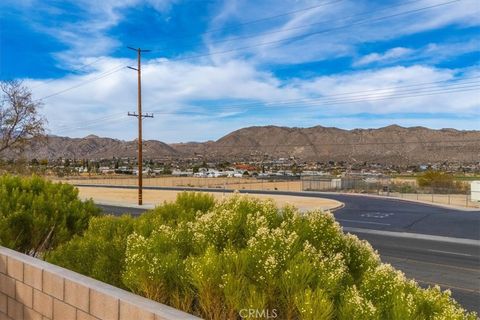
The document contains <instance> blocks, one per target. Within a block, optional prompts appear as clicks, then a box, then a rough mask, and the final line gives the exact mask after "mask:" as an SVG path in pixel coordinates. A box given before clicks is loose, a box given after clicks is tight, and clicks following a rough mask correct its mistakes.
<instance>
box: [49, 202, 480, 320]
mask: <svg viewBox="0 0 480 320" xmlns="http://www.w3.org/2000/svg"><path fill="white" fill-rule="evenodd" d="M102 219H104V220H101V221H102V222H105V223H107V222H108V221H110V220H112V221H110V222H108V223H112V224H114V222H113V220H115V219H119V218H113V217H110V218H102ZM121 219H124V220H121ZM127 220H128V223H127V222H126V221H127ZM99 221H100V220H97V219H95V220H93V222H92V223H91V224H90V228H89V230H88V231H87V232H86V233H85V235H84V236H83V237H76V238H74V239H73V240H72V241H71V242H70V243H68V244H67V245H65V246H62V247H60V248H59V249H58V250H57V252H54V253H53V254H52V257H55V258H56V259H57V260H56V262H57V263H59V264H62V261H61V257H68V259H67V262H68V263H63V264H64V265H65V264H66V265H67V266H68V267H70V268H72V269H74V270H80V271H81V272H84V273H86V274H88V275H92V276H97V277H99V275H98V274H95V273H93V274H92V271H91V270H94V269H95V267H94V266H95V265H96V264H97V262H96V261H97V260H102V254H103V253H102V252H101V251H102V250H104V251H107V250H110V251H114V252H116V253H115V255H114V256H115V259H114V261H115V263H118V266H116V267H112V268H111V269H108V272H111V277H112V280H111V281H114V280H113V279H119V281H120V282H121V284H120V285H121V286H124V287H126V288H128V289H130V290H132V291H133V292H136V293H138V294H141V295H144V296H146V297H148V298H151V299H155V300H157V301H159V302H162V303H166V304H169V305H171V306H173V307H176V308H179V309H182V310H185V311H187V312H190V313H193V314H196V315H199V316H201V317H204V318H206V319H239V318H242V317H243V318H245V317H248V316H249V315H251V314H252V317H253V316H255V317H258V316H259V315H260V317H263V318H267V317H268V315H273V314H274V315H276V317H277V318H278V319H320V320H321V319H378V320H380V319H401V320H403V319H475V318H476V316H475V314H468V313H466V312H465V311H464V310H463V309H462V308H461V307H460V306H459V305H458V304H457V303H456V302H455V301H454V300H452V299H451V298H450V296H449V293H448V292H441V291H440V290H439V289H438V288H430V289H426V290H424V289H421V288H420V287H419V286H418V285H417V284H416V283H415V282H413V281H409V280H407V279H406V278H405V277H404V275H403V274H402V273H401V272H399V271H397V270H395V269H393V268H392V267H391V266H389V265H386V264H382V263H381V262H380V259H379V256H378V254H377V253H376V252H375V251H374V250H373V249H372V247H371V246H370V245H369V244H368V243H367V242H365V241H360V240H359V239H358V238H357V237H356V236H354V235H350V234H347V235H345V234H344V233H343V232H342V228H341V227H340V225H339V224H338V223H337V222H336V221H335V219H334V217H333V215H332V214H331V213H324V212H320V211H312V212H308V213H306V214H301V213H299V212H298V210H297V209H295V208H294V207H285V208H282V209H278V208H277V207H276V206H275V205H274V203H273V202H272V201H261V200H258V199H254V198H250V197H247V196H240V195H235V196H233V197H231V198H229V199H227V200H224V201H221V202H218V203H215V202H214V201H213V199H212V198H211V197H210V196H208V195H202V194H197V193H184V194H181V195H180V196H179V198H178V199H177V201H176V202H175V203H170V204H164V205H162V206H161V207H158V208H157V209H155V210H154V211H152V212H149V213H146V214H145V215H143V216H141V217H140V218H137V219H127V218H125V217H123V218H120V221H124V222H125V223H127V225H126V226H125V228H124V229H123V231H124V232H113V234H114V235H116V236H119V239H120V238H122V237H123V238H122V241H123V242H122V241H113V244H112V245H113V246H114V249H115V250H114V249H113V248H112V247H108V245H104V246H99V247H97V248H96V249H93V248H92V250H93V251H94V253H93V254H92V253H91V252H87V251H82V250H79V248H82V245H85V244H89V243H91V244H92V246H93V244H94V243H98V242H97V241H100V240H99V239H101V234H105V233H108V232H106V231H100V232H96V231H94V230H92V229H95V228H105V226H103V227H100V226H99V224H101V223H99ZM107 230H108V228H107ZM114 230H118V229H116V228H114ZM95 237H97V238H98V237H100V238H98V239H97V240H95V239H96V238H95ZM114 238H115V237H114ZM104 240H105V239H104ZM100 242H101V241H100ZM107 242H108V241H107ZM87 247H88V245H87ZM88 248H90V247H88ZM95 250H97V251H95ZM122 250H123V251H122ZM76 254H80V255H82V254H84V255H85V256H88V258H89V259H90V260H91V261H89V262H88V263H89V264H92V266H91V267H88V268H92V269H91V270H88V268H86V265H85V262H83V260H84V257H81V256H80V257H78V258H77V259H74V258H73V257H75V255H76ZM79 266H83V267H82V268H80V267H79ZM97 269H98V267H97ZM113 275H115V276H113ZM102 279H105V278H102ZM115 281H117V280H115ZM251 310H255V313H250V311H251Z"/></svg>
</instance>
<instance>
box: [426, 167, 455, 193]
mask: <svg viewBox="0 0 480 320" xmlns="http://www.w3.org/2000/svg"><path fill="white" fill-rule="evenodd" d="M417 183H418V185H419V186H420V187H428V188H435V189H451V188H453V187H454V185H455V183H454V179H453V176H452V175H451V174H448V173H445V172H441V171H435V170H428V171H425V172H424V173H422V174H421V175H420V176H419V177H418V178H417Z"/></svg>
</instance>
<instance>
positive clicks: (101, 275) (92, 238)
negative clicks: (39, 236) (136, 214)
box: [46, 215, 133, 288]
mask: <svg viewBox="0 0 480 320" xmlns="http://www.w3.org/2000/svg"><path fill="white" fill-rule="evenodd" d="M132 232H133V218H132V217H130V216H126V215H125V216H122V217H114V216H104V217H96V218H92V219H91V221H90V225H89V227H88V229H87V231H86V232H85V234H83V235H82V236H75V237H74V238H73V239H72V240H71V241H69V242H68V243H65V244H63V245H60V246H59V247H58V248H57V249H56V250H54V251H53V252H51V253H49V254H47V256H46V260H47V261H48V262H51V263H54V264H57V265H59V266H62V267H65V268H67V269H70V270H73V271H76V272H79V273H82V274H84V275H87V276H89V277H93V278H96V279H98V280H101V281H104V282H107V283H110V284H113V285H115V286H117V287H122V288H124V287H125V285H124V284H123V281H122V279H121V277H122V273H123V271H124V267H125V251H126V247H127V242H126V239H127V237H128V236H129V235H130V234H131V233H132Z"/></svg>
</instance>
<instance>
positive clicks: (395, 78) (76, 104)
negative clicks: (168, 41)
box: [29, 58, 480, 142]
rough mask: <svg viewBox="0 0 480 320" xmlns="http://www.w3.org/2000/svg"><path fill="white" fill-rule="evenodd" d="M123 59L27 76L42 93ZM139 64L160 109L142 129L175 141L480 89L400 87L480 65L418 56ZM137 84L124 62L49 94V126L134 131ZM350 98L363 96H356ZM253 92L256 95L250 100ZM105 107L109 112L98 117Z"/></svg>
mask: <svg viewBox="0 0 480 320" xmlns="http://www.w3.org/2000/svg"><path fill="white" fill-rule="evenodd" d="M120 62H122V63H125V64H126V62H127V60H117V59H111V58H105V59H104V60H101V61H99V62H98V64H96V66H97V68H96V71H94V72H92V73H91V74H89V75H71V76H68V77H65V78H63V79H58V80H54V81H51V82H49V83H46V84H43V85H42V82H43V81H30V82H29V85H31V86H32V87H33V88H34V89H33V91H34V94H35V97H42V96H46V95H48V94H51V93H52V92H58V91H60V90H62V89H66V88H69V87H71V86H74V85H76V84H78V83H79V82H81V81H84V80H86V79H95V77H96V76H98V75H101V74H102V72H104V71H105V70H108V69H110V68H112V66H115V65H118V64H119V63H120ZM131 62H133V61H131ZM143 70H144V72H143V79H142V80H143V82H142V83H143V108H144V111H149V112H150V111H155V113H156V116H155V118H154V119H148V120H146V122H145V138H147V139H161V140H164V141H169V142H175V141H176V142H178V141H190V140H205V139H211V138H218V137H220V136H221V135H222V134H225V133H227V132H229V131H231V130H233V129H236V128H240V127H244V126H250V125H265V124H281V125H290V126H310V125H318V124H329V123H331V122H332V119H333V118H337V119H342V118H343V117H345V119H347V120H345V121H344V120H339V122H337V126H340V127H344V126H346V125H348V123H358V122H359V121H358V119H357V120H356V119H355V117H353V118H351V116H352V115H355V114H358V113H370V114H379V115H385V114H390V113H392V114H399V113H417V112H421V113H431V114H432V115H433V116H432V117H433V118H434V115H435V113H445V112H447V113H448V112H450V113H460V114H480V105H479V99H472V94H475V93H474V92H470V93H468V92H467V93H465V92H456V93H451V94H442V95H417V96H415V93H422V91H418V90H417V91H415V90H414V91H413V94H412V92H411V90H412V88H410V89H408V87H407V89H406V88H402V87H401V86H405V85H407V86H408V85H412V84H418V83H430V82H438V83H434V84H432V85H429V88H430V89H429V90H441V89H442V85H444V83H441V82H439V81H445V80H456V79H461V77H467V78H468V77H472V75H475V74H474V73H472V72H478V71H474V69H472V70H468V69H466V70H451V69H437V68H433V67H429V66H421V65H415V66H411V67H390V68H383V69H378V70H375V71H372V70H370V71H357V72H351V73H348V74H340V75H331V76H320V77H316V78H313V79H309V80H306V79H294V80H291V79H290V80H288V81H287V80H281V79H278V78H276V77H275V76H273V75H272V74H270V73H265V72H259V71H257V70H256V69H255V67H254V65H252V64H249V63H246V62H245V61H241V60H233V61H229V62H227V63H224V64H222V65H197V64H192V63H187V62H175V61H168V60H152V61H149V62H148V63H146V64H145V65H144V68H143ZM477 76H478V74H477ZM395 87H397V88H395ZM413 89H415V88H413ZM374 90H377V91H374ZM378 90H381V91H378ZM405 90H410V91H407V97H403V98H401V99H399V98H396V99H383V98H385V97H386V98H388V97H395V96H399V95H400V96H402V95H405V94H404V93H405ZM136 92H137V91H136V77H135V73H134V71H131V70H128V69H125V70H122V71H119V72H117V73H115V74H112V75H111V76H109V77H106V78H104V79H101V80H98V81H95V82H92V83H90V84H87V85H85V86H81V87H78V88H76V89H74V90H71V91H67V92H65V93H63V94H60V95H58V96H54V97H51V98H49V99H46V100H45V106H44V108H43V112H44V114H45V115H46V117H47V118H48V119H49V124H50V128H51V132H52V133H53V134H59V135H72V136H85V135H88V134H90V133H94V134H98V135H103V136H111V137H119V138H123V139H133V138H135V135H136V130H135V126H136V122H135V121H133V119H132V118H128V117H127V116H126V113H127V111H135V110H136ZM378 92H380V94H379V93H378ZM347 93H350V95H346V94H347ZM408 95H413V96H412V97H408ZM322 97H330V98H328V99H327V101H322V100H319V101H318V100H314V101H315V102H314V103H309V101H310V100H309V99H312V98H314V99H317V98H322ZM332 97H333V98H332ZM345 97H346V100H345ZM379 97H381V98H382V99H381V100H380V99H378V98H379ZM352 98H353V99H352ZM302 99H303V100H302ZM338 99H344V100H343V101H344V102H342V101H341V100H340V101H339V103H332V102H331V101H332V100H333V101H338ZM350 100H357V101H356V102H355V103H350V102H351V101H350ZM228 101H230V102H228ZM279 101H280V102H282V101H283V102H289V101H293V102H295V103H287V104H285V103H278V102H279ZM247 102H248V103H251V104H252V105H250V106H249V105H244V104H245V103H247ZM232 106H233V107H232ZM322 116H324V117H326V119H322ZM102 117H104V118H105V120H104V121H102V120H101V119H100V120H98V119H99V118H102ZM379 121H380V120H377V122H379ZM382 121H383V122H388V121H387V120H382ZM382 121H380V122H382ZM402 121H403V122H402ZM429 121H430V122H429ZM438 121H439V120H438V119H437V120H435V119H431V120H429V119H425V120H423V124H424V125H426V126H428V125H429V123H432V125H433V124H438V123H439V122H438ZM459 121H460V120H459ZM383 122H382V123H383ZM399 122H400V124H408V123H412V122H413V120H412V119H404V120H402V119H400V120H399ZM474 122H475V119H472V120H471V121H468V120H462V121H460V122H458V124H459V125H461V126H466V127H471V126H472V123H474ZM372 123H376V122H375V120H372V121H365V123H364V125H369V124H370V125H371V124H372ZM450 126H454V123H453V122H452V125H450Z"/></svg>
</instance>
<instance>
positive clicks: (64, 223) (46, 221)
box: [0, 175, 100, 256]
mask: <svg viewBox="0 0 480 320" xmlns="http://www.w3.org/2000/svg"><path fill="white" fill-rule="evenodd" d="M99 212H100V210H99V209H98V208H97V207H95V205H94V203H93V202H92V201H81V200H80V199H79V198H78V190H77V189H75V188H74V187H73V186H71V185H68V184H61V183H52V182H50V181H48V180H45V179H43V178H40V177H37V176H32V177H23V178H22V177H18V176H11V175H3V176H0V244H1V245H3V246H6V247H9V248H12V249H14V250H17V251H20V252H23V253H26V254H30V255H33V256H39V255H42V254H43V253H44V252H47V251H49V250H51V249H52V248H55V247H57V246H58V245H59V244H62V243H64V242H66V241H68V240H70V239H71V238H72V237H73V236H75V235H80V234H82V233H83V231H84V230H85V229H86V228H87V226H88V222H89V220H90V218H91V217H94V216H97V215H98V214H99Z"/></svg>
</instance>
